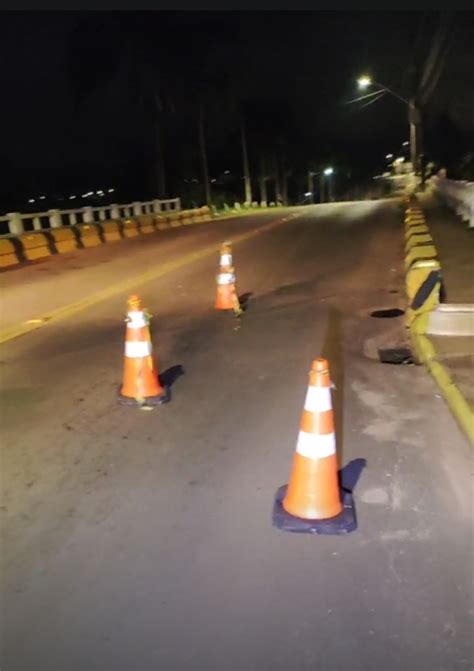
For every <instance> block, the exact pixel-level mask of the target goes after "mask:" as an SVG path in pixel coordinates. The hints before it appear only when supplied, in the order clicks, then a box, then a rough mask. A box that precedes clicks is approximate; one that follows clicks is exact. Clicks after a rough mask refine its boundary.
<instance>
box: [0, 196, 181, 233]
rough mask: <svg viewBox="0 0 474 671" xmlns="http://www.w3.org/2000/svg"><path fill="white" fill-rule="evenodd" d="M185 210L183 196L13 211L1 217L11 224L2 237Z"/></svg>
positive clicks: (1, 220) (0, 219)
mask: <svg viewBox="0 0 474 671" xmlns="http://www.w3.org/2000/svg"><path fill="white" fill-rule="evenodd" d="M173 211H174V212H179V211H181V200H180V198H171V199H168V200H149V201H146V202H138V201H136V202H134V203H127V204H125V205H115V204H114V205H105V206H103V207H81V208H78V209H74V210H48V211H47V212H32V213H29V214H22V213H21V212H9V213H7V214H6V215H4V216H2V217H0V222H6V223H7V224H8V231H9V232H8V233H6V234H4V235H0V237H8V236H12V235H21V234H22V233H26V232H29V231H32V230H33V231H45V230H49V229H51V228H62V227H64V226H76V225H77V224H91V223H95V222H100V221H106V220H107V219H126V218H128V217H139V216H141V215H144V214H160V213H162V212H173Z"/></svg>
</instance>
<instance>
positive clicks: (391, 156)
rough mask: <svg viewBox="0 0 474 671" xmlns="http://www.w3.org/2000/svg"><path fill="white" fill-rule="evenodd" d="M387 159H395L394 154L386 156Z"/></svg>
mask: <svg viewBox="0 0 474 671" xmlns="http://www.w3.org/2000/svg"><path fill="white" fill-rule="evenodd" d="M385 158H387V159H389V158H393V154H387V155H386V156H385Z"/></svg>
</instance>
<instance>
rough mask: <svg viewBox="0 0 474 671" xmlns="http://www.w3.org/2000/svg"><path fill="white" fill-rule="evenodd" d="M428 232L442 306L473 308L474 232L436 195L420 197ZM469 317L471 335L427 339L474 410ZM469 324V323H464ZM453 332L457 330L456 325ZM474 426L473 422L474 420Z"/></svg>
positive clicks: (471, 319)
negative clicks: (434, 251)
mask: <svg viewBox="0 0 474 671" xmlns="http://www.w3.org/2000/svg"><path fill="white" fill-rule="evenodd" d="M418 199H419V201H420V204H421V206H422V208H423V210H424V212H425V216H426V220H427V223H428V228H429V229H430V232H431V235H432V237H433V239H434V243H435V246H436V249H437V252H438V257H439V260H440V263H441V271H442V276H443V285H444V287H443V288H444V296H443V297H442V302H443V304H446V303H448V304H450V305H451V306H453V307H454V306H456V305H460V306H461V305H474V230H472V229H469V228H468V227H467V224H466V223H465V222H462V221H461V219H460V217H458V216H456V215H455V214H454V212H452V211H450V210H448V209H447V208H446V207H444V206H443V205H442V204H441V203H440V202H439V201H438V199H437V197H436V196H434V195H433V194H430V193H427V194H420V195H419V196H418ZM471 314H472V317H471V316H470V315H469V314H467V315H466V317H467V320H468V323H469V322H470V323H471V325H472V332H471V335H434V334H432V333H431V334H429V333H428V337H429V340H430V341H431V343H432V345H433V347H434V348H435V351H436V359H437V361H439V363H440V364H441V365H442V366H443V367H444V368H445V369H446V370H447V372H448V373H449V376H450V377H451V380H452V382H453V383H454V385H455V386H456V387H457V388H458V389H459V391H460V392H461V394H462V396H463V397H464V399H465V400H466V401H467V403H468V404H469V405H470V406H471V410H472V409H473V408H474V312H472V313H471ZM464 323H466V320H464ZM453 326H454V329H453V330H454V332H456V327H455V324H454V321H453ZM472 421H473V422H474V418H473V420H472Z"/></svg>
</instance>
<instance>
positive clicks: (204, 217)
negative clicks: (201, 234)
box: [200, 205, 212, 221]
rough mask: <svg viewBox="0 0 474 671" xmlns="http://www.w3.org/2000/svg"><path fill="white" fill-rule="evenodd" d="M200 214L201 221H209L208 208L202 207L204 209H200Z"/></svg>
mask: <svg viewBox="0 0 474 671" xmlns="http://www.w3.org/2000/svg"><path fill="white" fill-rule="evenodd" d="M200 212H201V218H202V221H209V220H210V219H211V218H212V217H211V211H210V209H209V208H208V206H207V205H204V207H201V208H200Z"/></svg>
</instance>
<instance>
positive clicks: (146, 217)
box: [138, 214, 155, 234]
mask: <svg viewBox="0 0 474 671" xmlns="http://www.w3.org/2000/svg"><path fill="white" fill-rule="evenodd" d="M138 221H139V223H140V233H145V234H146V233H154V232H155V222H154V218H153V216H152V215H151V214H142V216H141V217H138Z"/></svg>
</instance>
